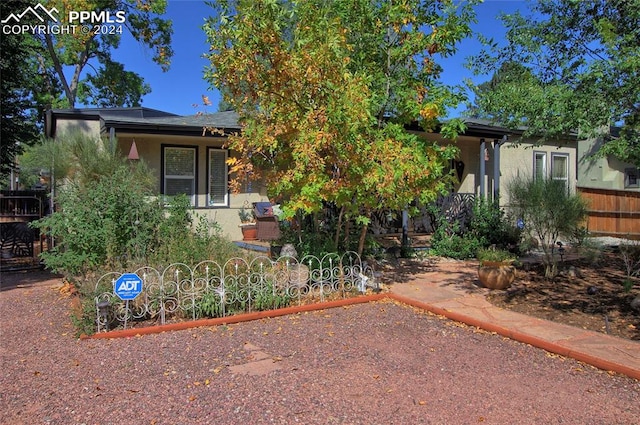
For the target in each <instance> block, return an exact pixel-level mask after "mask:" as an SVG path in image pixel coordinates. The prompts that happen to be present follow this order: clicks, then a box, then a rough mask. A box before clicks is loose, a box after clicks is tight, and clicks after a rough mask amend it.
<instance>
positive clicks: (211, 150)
mask: <svg viewBox="0 0 640 425" xmlns="http://www.w3.org/2000/svg"><path fill="white" fill-rule="evenodd" d="M214 153H215V154H217V153H223V154H224V179H225V180H224V186H225V191H224V201H222V202H213V200H212V199H211V165H212V163H213V161H212V160H211V156H212V155H213V154H214ZM228 158H229V151H227V150H226V149H219V148H207V206H210V207H228V206H229V181H228V175H229V166H228V165H227V159H228Z"/></svg>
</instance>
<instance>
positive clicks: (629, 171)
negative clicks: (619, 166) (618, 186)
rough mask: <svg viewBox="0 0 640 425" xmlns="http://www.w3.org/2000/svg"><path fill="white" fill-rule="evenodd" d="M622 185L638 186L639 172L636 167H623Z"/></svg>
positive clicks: (639, 180) (639, 183)
mask: <svg viewBox="0 0 640 425" xmlns="http://www.w3.org/2000/svg"><path fill="white" fill-rule="evenodd" d="M624 187H625V189H626V188H628V187H629V188H631V187H640V172H639V171H638V169H637V168H625V169H624Z"/></svg>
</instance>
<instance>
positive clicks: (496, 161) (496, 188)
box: [493, 135, 507, 201]
mask: <svg viewBox="0 0 640 425" xmlns="http://www.w3.org/2000/svg"><path fill="white" fill-rule="evenodd" d="M506 141H507V136H506V135H505V136H502V139H500V140H498V139H495V140H494V141H493V200H494V201H497V200H499V199H500V146H502V144H503V143H504V142H506Z"/></svg>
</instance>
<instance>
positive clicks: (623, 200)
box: [577, 139, 640, 239]
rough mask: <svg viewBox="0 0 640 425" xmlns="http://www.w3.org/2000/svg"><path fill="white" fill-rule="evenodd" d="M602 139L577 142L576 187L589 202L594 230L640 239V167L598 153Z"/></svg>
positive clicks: (590, 223)
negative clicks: (639, 168) (597, 154)
mask: <svg viewBox="0 0 640 425" xmlns="http://www.w3.org/2000/svg"><path fill="white" fill-rule="evenodd" d="M602 143H603V141H602V139H590V140H581V141H579V142H578V146H577V147H578V181H577V190H578V191H579V192H580V193H581V194H582V196H583V197H585V198H586V199H587V200H588V202H589V221H588V228H589V230H590V231H591V232H592V233H594V234H602V235H609V236H618V237H631V238H633V239H640V171H639V170H638V166H637V165H634V164H630V163H625V162H622V161H620V160H618V159H616V158H613V157H610V156H609V157H601V156H596V155H595V153H596V152H597V151H598V150H599V149H600V147H601V146H602Z"/></svg>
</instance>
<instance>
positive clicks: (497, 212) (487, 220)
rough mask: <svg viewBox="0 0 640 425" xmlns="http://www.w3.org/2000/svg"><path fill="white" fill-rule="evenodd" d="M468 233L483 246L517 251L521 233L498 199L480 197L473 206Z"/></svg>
mask: <svg viewBox="0 0 640 425" xmlns="http://www.w3.org/2000/svg"><path fill="white" fill-rule="evenodd" d="M469 233H470V234H471V235H473V236H474V237H475V238H476V239H477V240H478V242H479V244H480V245H481V246H483V247H490V246H493V247H496V248H498V249H505V250H508V251H511V252H514V253H518V251H519V246H520V240H521V236H522V235H521V233H522V230H521V229H519V228H518V227H517V226H516V225H515V222H514V220H512V219H511V218H510V217H508V216H507V215H506V213H505V211H504V210H503V209H502V208H500V205H499V201H498V200H493V201H490V200H487V199H485V198H480V199H479V200H477V201H476V202H475V204H474V207H473V214H472V217H471V223H470V224H469Z"/></svg>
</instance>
